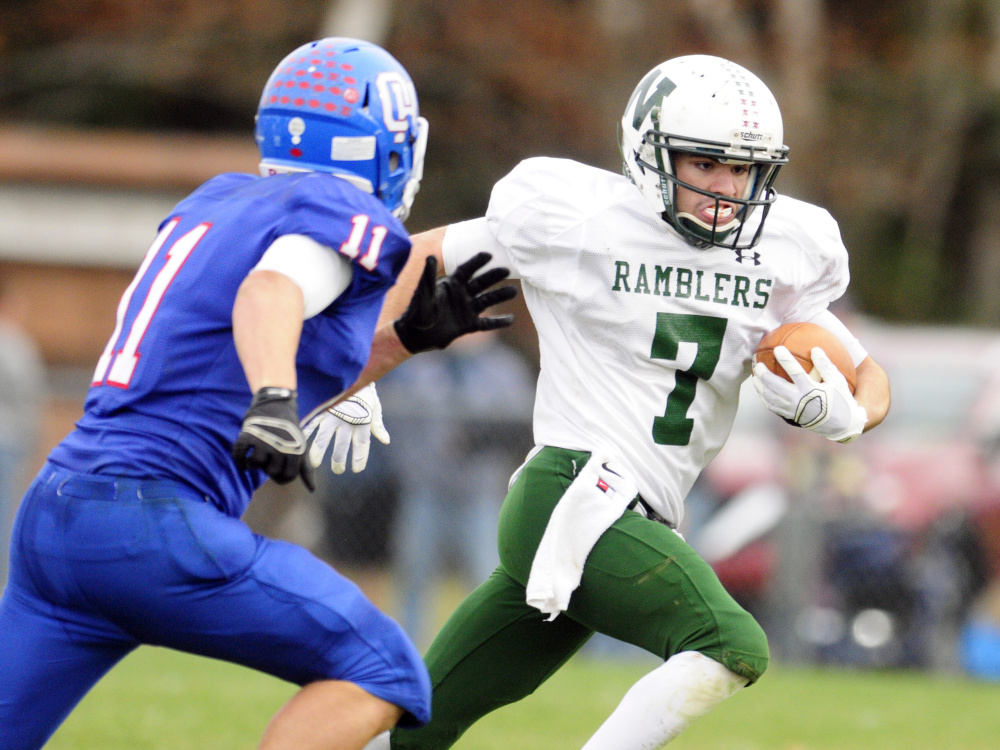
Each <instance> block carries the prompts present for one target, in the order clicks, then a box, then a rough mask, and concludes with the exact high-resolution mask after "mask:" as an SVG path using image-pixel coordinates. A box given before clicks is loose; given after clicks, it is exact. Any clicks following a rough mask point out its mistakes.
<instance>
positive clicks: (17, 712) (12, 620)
mask: <svg viewBox="0 0 1000 750" xmlns="http://www.w3.org/2000/svg"><path fill="white" fill-rule="evenodd" d="M56 615H58V609H57V608H56V607H52V606H50V605H48V604H47V603H43V602H39V601H37V600H34V599H32V598H30V597H29V596H26V595H25V593H24V592H22V591H21V590H20V588H19V587H18V586H17V585H16V584H15V583H14V581H13V580H12V581H11V583H10V585H9V586H8V587H7V589H6V591H5V592H4V596H3V598H2V599H0V633H2V636H0V750H32V749H33V748H40V747H42V745H44V744H45V742H46V740H47V739H48V738H49V737H50V736H51V734H52V733H53V732H55V730H56V729H57V728H58V727H59V725H60V724H61V723H62V721H63V719H65V718H66V716H67V715H68V714H69V713H70V711H71V710H72V709H73V707H74V706H76V704H77V703H78V702H79V701H80V699H81V698H83V696H84V695H85V694H86V693H87V691H88V690H90V688H91V687H92V686H93V685H94V684H95V683H96V682H97V681H98V680H99V679H100V678H101V677H102V676H103V675H104V674H105V673H106V672H107V671H108V670H109V669H111V667H113V666H114V665H115V664H116V663H117V662H118V661H119V660H120V659H121V658H122V657H124V656H125V655H126V654H127V653H128V652H129V651H131V650H132V649H133V648H134V646H135V644H134V642H129V641H128V639H117V638H113V637H112V638H108V637H105V636H106V634H105V633H102V632H100V631H101V625H100V623H98V622H94V623H91V622H89V621H88V619H87V618H85V617H83V616H81V615H79V614H77V613H72V612H66V613H65V617H62V616H59V617H58V618H57V617H56Z"/></svg>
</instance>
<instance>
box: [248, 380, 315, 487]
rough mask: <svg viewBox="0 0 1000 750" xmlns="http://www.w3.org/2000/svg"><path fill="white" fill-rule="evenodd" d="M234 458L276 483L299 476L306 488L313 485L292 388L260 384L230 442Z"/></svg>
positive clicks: (311, 471) (296, 401) (310, 467)
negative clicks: (234, 437)
mask: <svg viewBox="0 0 1000 750" xmlns="http://www.w3.org/2000/svg"><path fill="white" fill-rule="evenodd" d="M233 460H234V461H235V462H236V465H237V466H239V467H240V468H241V469H244V470H246V469H263V470H264V471H265V472H267V475H268V476H269V477H271V479H273V480H274V481H275V482H277V483H278V484H288V483H289V482H293V481H295V477H298V476H301V477H302V482H303V484H305V486H306V487H308V488H309V491H310V492H312V491H313V490H315V489H316V482H315V480H314V479H313V467H312V465H311V464H310V463H309V461H308V460H307V459H306V439H305V437H304V436H303V435H302V430H301V429H300V428H299V406H298V399H297V398H296V395H295V391H293V390H290V389H288V388H261V389H260V390H259V391H257V393H255V394H254V397H253V401H252V402H251V403H250V408H249V409H247V413H246V415H244V417H243V429H242V430H241V431H240V434H239V436H238V437H237V438H236V442H235V443H233Z"/></svg>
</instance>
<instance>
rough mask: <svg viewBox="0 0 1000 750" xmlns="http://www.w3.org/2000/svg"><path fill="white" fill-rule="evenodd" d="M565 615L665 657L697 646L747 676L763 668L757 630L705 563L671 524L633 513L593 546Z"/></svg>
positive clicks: (764, 644) (761, 637)
mask: <svg viewBox="0 0 1000 750" xmlns="http://www.w3.org/2000/svg"><path fill="white" fill-rule="evenodd" d="M567 614H569V615H570V616H571V617H573V618H574V619H576V620H578V621H580V622H581V623H583V624H584V625H586V626H588V627H591V628H594V629H595V630H597V631H599V632H601V633H606V634H607V635H610V636H612V637H614V638H618V639H620V640H623V641H626V642H628V643H633V644H635V645H637V646H640V647H642V648H644V649H646V650H648V651H650V652H652V653H654V654H657V655H658V656H661V657H663V658H665V659H666V658H669V657H670V656H672V655H673V654H676V653H679V652H681V651H700V652H701V653H703V654H705V655H707V656H710V657H711V658H713V659H715V660H716V661H719V662H721V663H722V664H724V665H725V666H727V667H728V668H729V669H731V670H733V671H734V672H737V673H738V674H741V675H743V676H745V677H746V678H747V679H749V680H750V681H751V682H753V681H755V680H756V679H757V678H758V677H759V676H760V675H761V674H762V673H763V671H764V669H765V668H766V667H767V662H768V650H767V639H766V637H765V635H764V632H763V630H762V629H761V627H760V626H759V625H758V624H757V622H756V620H754V618H753V617H752V616H751V615H750V614H749V613H748V612H747V611H746V610H744V609H743V608H742V607H741V606H740V605H739V604H737V603H736V601H735V600H734V599H733V598H732V596H730V595H729V593H728V592H727V591H726V590H725V588H724V587H723V586H722V584H721V582H720V581H719V579H718V577H717V576H716V575H715V572H714V571H713V570H712V568H711V566H710V565H708V563H706V562H705V561H704V560H703V559H702V558H701V557H700V556H699V555H698V554H697V553H696V552H695V551H694V550H693V549H692V548H691V547H690V546H689V545H688V544H687V543H686V542H685V541H684V540H683V539H682V538H681V537H680V536H679V535H677V534H676V533H675V532H673V531H672V530H671V529H669V528H667V527H666V526H664V525H663V524H659V523H655V522H653V521H649V520H647V519H646V518H644V517H642V516H641V515H639V514H638V513H635V512H633V511H626V512H625V514H624V515H623V516H622V517H621V518H619V519H618V521H616V522H615V523H614V525H612V527H611V528H610V529H608V530H607V531H606V532H605V533H604V534H603V535H602V536H601V538H600V539H599V540H598V542H597V544H596V545H595V546H594V548H593V549H592V550H591V552H590V555H589V556H588V557H587V562H586V565H585V566H584V572H583V578H582V580H581V583H580V587H579V588H578V589H577V590H576V591H575V592H573V597H572V599H571V600H570V606H569V609H568V610H567Z"/></svg>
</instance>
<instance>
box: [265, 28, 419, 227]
mask: <svg viewBox="0 0 1000 750" xmlns="http://www.w3.org/2000/svg"><path fill="white" fill-rule="evenodd" d="M254 135H255V138H256V139H257V147H258V148H259V149H260V155H261V162H260V171H261V174H262V175H264V176H267V175H271V174H279V173H285V172H329V173H331V174H335V175H337V176H338V177H342V178H343V179H345V180H347V181H348V182H350V183H351V184H352V185H355V186H356V187H358V188H360V189H361V190H364V191H365V192H367V193H371V194H373V195H375V196H376V197H378V198H379V199H380V200H381V201H382V202H383V203H385V205H386V206H388V207H389V210H391V211H392V212H393V214H395V215H396V216H397V217H398V218H399V219H400V220H405V219H406V217H407V216H408V215H409V213H410V207H411V206H412V205H413V199H414V197H415V196H416V194H417V190H418V189H419V188H420V180H421V178H422V177H423V172H424V152H425V151H426V149H427V120H425V119H424V118H423V117H420V115H419V110H418V105H417V92H416V89H415V88H414V87H413V81H411V80H410V76H409V74H407V72H406V70H405V69H404V68H403V66H402V65H400V64H399V63H398V62H397V61H396V59H395V58H394V57H393V56H392V55H390V54H389V53H388V52H386V51H385V50H384V49H382V48H381V47H379V46H378V45H375V44H372V43H371V42H365V41H361V40H359V39H347V38H342V37H333V38H329V39H321V40H319V41H317V42H310V43H309V44H305V45H303V46H301V47H299V48H298V49H296V50H295V51H294V52H292V53H291V54H289V55H288V56H287V57H286V58H285V59H284V60H282V61H281V62H280V63H279V64H278V67H277V68H275V70H274V72H273V73H272V74H271V77H270V78H269V79H268V81H267V85H265V86H264V92H263V93H262V94H261V97H260V106H259V107H258V109H257V128H256V132H255V134H254Z"/></svg>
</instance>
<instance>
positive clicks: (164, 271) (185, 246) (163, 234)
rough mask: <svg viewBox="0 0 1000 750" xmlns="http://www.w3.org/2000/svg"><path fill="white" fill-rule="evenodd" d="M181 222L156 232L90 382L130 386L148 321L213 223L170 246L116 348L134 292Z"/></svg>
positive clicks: (186, 234)
mask: <svg viewBox="0 0 1000 750" xmlns="http://www.w3.org/2000/svg"><path fill="white" fill-rule="evenodd" d="M179 223H180V219H179V218H175V219H172V220H171V221H169V222H168V223H167V224H166V225H165V226H164V227H163V229H162V230H160V233H159V234H158V235H157V236H156V239H155V240H154V241H153V244H152V245H151V246H150V248H149V250H148V252H147V253H146V257H145V258H143V259H142V264H141V265H140V266H139V270H138V271H137V272H136V274H135V278H134V279H132V283H131V284H129V285H128V288H127V289H126V290H125V293H124V294H123V295H122V298H121V301H120V302H119V303H118V313H117V315H116V316H115V330H114V333H112V334H111V338H110V340H109V341H108V344H107V346H105V347H104V353H103V354H101V358H100V359H99V360H97V368H96V369H95V370H94V378H93V381H92V382H91V385H101V384H103V383H107V385H113V386H116V387H118V388H128V386H129V383H130V382H131V380H132V375H133V373H134V372H135V368H136V365H138V364H139V357H140V353H139V345H140V344H141V343H142V338H143V336H145V335H146V329H147V328H149V324H150V322H151V321H152V320H153V314H154V313H155V312H156V309H157V308H158V307H159V306H160V300H162V299H163V295H164V294H165V293H166V291H167V288H168V287H169V286H170V282H172V281H173V280H174V277H175V276H176V275H177V272H178V271H180V270H181V266H183V265H184V261H186V260H187V259H188V256H189V255H190V254H191V251H192V250H194V248H195V246H196V245H197V244H198V243H199V242H200V241H201V238H202V237H204V236H205V232H207V231H208V229H209V227H211V224H199V225H198V226H196V227H195V228H194V229H192V230H191V231H189V232H186V233H185V234H184V235H183V236H182V237H180V238H179V239H178V240H177V241H176V242H174V243H173V244H172V245H171V246H170V248H169V249H168V250H167V255H166V258H167V261H166V263H164V264H163V267H162V268H161V269H160V271H159V273H157V274H156V277H155V278H154V279H153V283H152V284H150V285H149V291H148V292H147V293H146V298H145V300H143V302H142V307H140V308H139V312H138V314H137V315H136V316H135V319H134V320H133V321H132V325H131V327H130V328H129V332H128V336H127V337H126V338H125V343H124V344H122V347H121V349H118V350H117V351H115V346H116V344H117V343H118V339H119V338H120V337H121V333H122V327H123V325H124V323H125V318H126V316H127V313H128V309H129V305H130V304H131V302H132V296H133V295H134V294H135V290H136V288H137V287H138V286H139V284H140V283H141V282H142V279H143V277H144V276H145V275H146V273H147V272H148V271H149V267H150V266H151V265H152V263H153V260H154V259H155V258H156V256H157V254H158V253H159V252H160V250H161V249H162V248H163V246H164V245H165V244H166V241H167V239H168V238H169V237H170V234H171V233H172V232H173V231H174V229H176V228H177V225H178V224H179ZM112 361H113V362H112ZM109 366H110V371H109ZM105 377H107V380H105Z"/></svg>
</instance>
